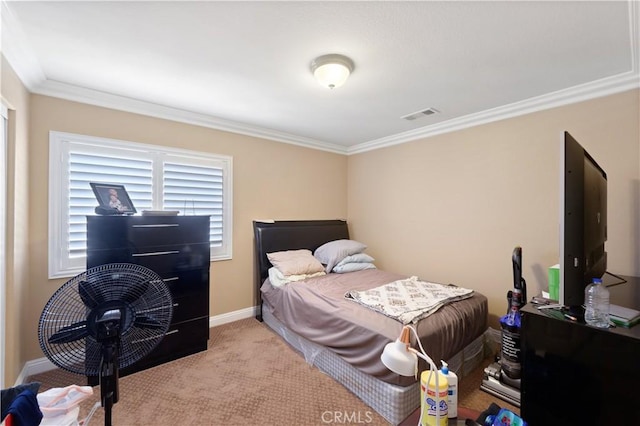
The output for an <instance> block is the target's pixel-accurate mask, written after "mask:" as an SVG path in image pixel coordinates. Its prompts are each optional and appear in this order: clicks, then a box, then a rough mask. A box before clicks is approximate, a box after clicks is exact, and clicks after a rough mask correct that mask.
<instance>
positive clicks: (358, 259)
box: [336, 253, 375, 266]
mask: <svg viewBox="0 0 640 426" xmlns="http://www.w3.org/2000/svg"><path fill="white" fill-rule="evenodd" d="M374 260H375V259H374V258H373V257H371V256H369V255H368V254H366V253H356V254H352V255H351V256H347V257H345V258H344V259H342V260H341V261H340V262H338V264H337V265H336V266H342V265H344V264H346V263H373V261H374Z"/></svg>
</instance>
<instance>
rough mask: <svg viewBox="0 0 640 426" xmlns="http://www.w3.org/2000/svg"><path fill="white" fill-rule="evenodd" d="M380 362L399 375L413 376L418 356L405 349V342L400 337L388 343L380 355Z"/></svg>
mask: <svg viewBox="0 0 640 426" xmlns="http://www.w3.org/2000/svg"><path fill="white" fill-rule="evenodd" d="M380 360H381V361H382V363H383V364H384V365H385V366H386V367H387V368H388V369H389V370H391V371H393V372H394V373H396V374H400V375H401V376H415V375H416V369H417V368H418V357H417V356H416V354H414V353H413V352H409V351H408V350H407V344H406V343H403V342H402V341H401V340H400V339H398V340H396V341H395V342H391V343H388V344H387V346H385V347H384V351H382V355H381V356H380Z"/></svg>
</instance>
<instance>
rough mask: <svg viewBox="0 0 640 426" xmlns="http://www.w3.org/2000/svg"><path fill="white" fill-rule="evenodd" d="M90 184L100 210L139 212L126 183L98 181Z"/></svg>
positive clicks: (127, 212) (118, 212)
mask: <svg viewBox="0 0 640 426" xmlns="http://www.w3.org/2000/svg"><path fill="white" fill-rule="evenodd" d="M89 185H91V189H92V190H93V193H94V195H95V196H96V199H97V200H98V203H99V209H100V211H102V212H105V213H107V212H109V214H135V213H137V212H138V211H137V210H136V208H135V207H134V206H133V202H132V201H131V198H129V193H128V192H127V190H126V189H125V187H124V185H120V184H115V183H98V182H89ZM96 212H98V209H97V210H96ZM105 213H103V214H105Z"/></svg>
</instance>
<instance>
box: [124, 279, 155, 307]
mask: <svg viewBox="0 0 640 426" xmlns="http://www.w3.org/2000/svg"><path fill="white" fill-rule="evenodd" d="M148 288H149V281H143V282H134V283H132V285H130V286H129V287H127V288H125V289H124V291H123V292H122V299H123V300H124V301H125V302H127V303H133V302H135V301H136V300H138V298H139V297H140V296H142V295H143V294H144V293H145V292H146V291H147V289H148Z"/></svg>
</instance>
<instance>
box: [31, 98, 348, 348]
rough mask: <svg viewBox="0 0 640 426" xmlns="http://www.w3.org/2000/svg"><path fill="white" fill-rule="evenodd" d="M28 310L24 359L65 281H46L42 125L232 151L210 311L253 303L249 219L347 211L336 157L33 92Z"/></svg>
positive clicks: (342, 169) (343, 163) (343, 172)
mask: <svg viewBox="0 0 640 426" xmlns="http://www.w3.org/2000/svg"><path fill="white" fill-rule="evenodd" d="M30 122H31V126H30V132H31V133H30V134H31V137H30V145H31V149H30V157H29V163H30V166H31V174H30V175H31V176H30V177H31V182H32V185H31V186H30V188H29V194H30V197H29V198H30V205H31V209H30V218H29V224H30V242H31V244H30V253H31V260H32V263H31V270H30V275H29V282H30V285H31V290H32V297H31V303H30V304H31V309H30V314H29V315H28V318H27V319H26V327H25V329H24V340H23V341H24V345H25V354H26V359H27V360H28V359H35V358H40V357H42V356H43V354H42V352H41V350H40V347H39V346H38V340H37V321H38V318H39V315H40V312H41V309H42V308H43V307H44V305H45V303H46V302H47V300H48V299H49V298H50V297H51V295H52V294H53V292H54V291H55V290H56V289H57V288H58V287H60V286H61V285H62V284H64V282H65V281H66V280H48V279H47V232H48V231H47V230H48V224H47V202H48V198H47V197H48V191H47V181H48V175H47V173H48V161H49V160H48V155H47V153H48V146H49V145H48V144H49V131H51V130H55V131H61V132H70V133H79V134H84V135H91V136H99V137H107V138H113V139H120V140H127V141H132V142H139V143H148V144H156V145H163V146H172V147H178V148H183V149H189V150H196V151H202V152H212V153H217V154H224V155H230V156H232V157H233V179H234V180H233V260H229V261H220V262H212V263H211V300H210V315H212V316H214V315H219V314H223V313H228V312H233V311H236V310H240V309H243V308H249V307H251V306H253V305H254V288H253V245H252V244H253V230H252V224H251V222H252V220H253V219H266V218H270V219H280V220H283V219H315V218H322V219H325V218H326V219H329V218H345V217H346V215H347V195H346V187H347V186H346V177H347V159H346V157H345V156H343V155H338V154H332V153H327V152H322V151H318V150H312V149H308V148H302V147H298V146H293V145H288V144H283V143H277V142H271V141H267V140H263V139H257V138H252V137H248V136H242V135H237V134H231V133H226V132H221V131H217V130H212V129H207V128H203V127H197V126H192V125H187V124H181V123H176V122H172V121H167V120H161V119H156V118H151V117H146V116H141V115H136V114H131V113H127V112H121V111H115V110H110V109H106V108H99V107H94V106H90V105H85V104H80V103H75V102H69V101H64V100H61V99H57V98H51V97H46V96H40V95H32V96H31V120H30Z"/></svg>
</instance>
